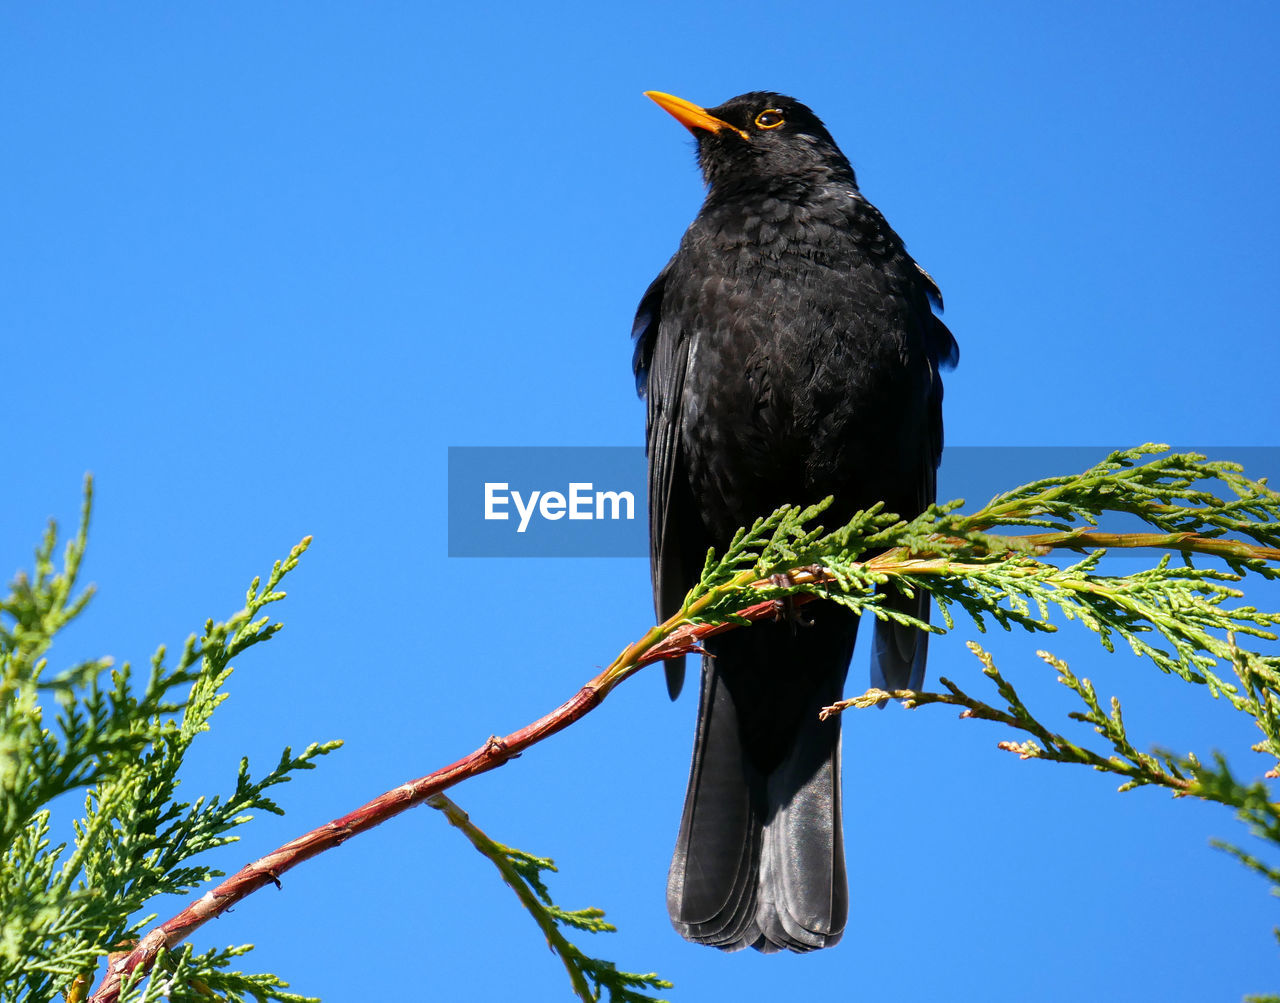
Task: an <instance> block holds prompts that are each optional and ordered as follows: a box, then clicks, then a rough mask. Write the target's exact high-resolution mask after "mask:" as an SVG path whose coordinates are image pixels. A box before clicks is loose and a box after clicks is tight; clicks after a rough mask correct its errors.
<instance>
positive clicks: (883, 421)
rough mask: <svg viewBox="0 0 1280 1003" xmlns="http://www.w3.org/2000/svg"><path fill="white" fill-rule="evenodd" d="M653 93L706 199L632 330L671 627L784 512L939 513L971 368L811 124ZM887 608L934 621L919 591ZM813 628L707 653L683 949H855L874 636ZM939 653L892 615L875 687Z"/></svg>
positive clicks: (686, 865) (718, 643) (674, 867)
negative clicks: (950, 443)
mask: <svg viewBox="0 0 1280 1003" xmlns="http://www.w3.org/2000/svg"><path fill="white" fill-rule="evenodd" d="M648 96H649V97H650V98H652V99H653V100H654V101H656V102H657V103H658V104H659V105H661V106H662V107H663V108H664V109H665V110H666V111H668V112H670V113H671V114H672V115H674V116H675V118H676V119H677V120H678V121H680V122H681V123H682V124H683V125H685V126H686V127H688V129H689V130H690V131H691V132H692V133H693V135H694V137H695V138H696V140H697V147H698V163H699V165H700V166H701V168H702V174H703V177H704V178H705V180H706V183H707V185H708V191H707V196H706V201H705V203H704V204H703V206H702V209H701V211H700V212H699V213H698V216H697V218H696V219H695V220H694V221H693V223H692V225H690V227H689V229H688V231H687V232H686V233H685V235H684V239H683V240H682V241H681V242H680V248H679V250H678V251H677V252H676V254H675V256H674V257H673V258H672V259H671V260H670V261H669V262H668V263H667V266H666V267H665V268H664V269H663V270H662V272H661V273H660V274H659V275H658V277H657V278H656V279H655V280H654V281H653V284H652V285H650V286H649V289H648V291H647V292H645V294H644V298H643V299H642V300H641V302H640V307H639V310H638V311H637V313H636V321H635V328H634V332H633V333H634V336H635V338H636V346H635V359H634V366H635V374H636V382H637V387H638V389H639V391H640V393H641V395H642V396H644V397H646V398H647V402H648V420H647V425H646V433H647V434H646V440H647V451H648V458H649V526H650V534H651V557H652V570H653V588H654V599H655V605H656V607H657V612H658V617H659V619H665V618H667V617H669V616H671V615H672V614H673V613H674V612H675V611H676V610H678V609H679V606H680V602H681V600H682V599H683V597H684V595H685V593H686V592H687V591H688V590H689V589H690V588H691V587H692V586H693V585H694V583H695V582H696V581H697V578H698V575H699V572H700V571H701V568H702V563H703V559H704V557H705V555H706V552H707V548H708V547H715V548H716V549H717V550H718V551H720V552H723V550H724V548H725V546H726V545H727V544H728V542H729V540H730V538H731V537H732V535H733V533H734V531H735V530H736V529H737V528H738V527H739V526H743V525H749V524H750V523H751V522H752V520H754V519H755V518H756V517H757V516H761V515H767V514H768V513H769V512H772V511H773V510H774V509H775V508H777V507H778V506H780V505H782V504H786V503H796V504H807V503H810V502H814V501H817V500H819V499H821V498H824V497H826V496H827V495H834V496H835V499H836V500H835V504H834V505H833V506H832V508H830V509H829V510H828V511H827V513H826V514H825V515H824V522H826V524H827V525H838V524H839V523H841V522H844V521H847V519H848V518H850V517H851V516H852V515H853V513H854V512H856V511H858V510H859V509H864V508H867V507H869V506H870V505H872V504H873V503H874V502H877V501H883V502H884V503H885V506H886V510H887V511H890V512H896V513H898V514H899V515H901V516H903V517H911V516H914V515H917V514H918V513H919V512H921V511H922V510H923V509H924V508H925V507H926V506H927V505H928V504H929V503H930V502H932V501H933V500H934V493H935V474H936V470H937V466H938V461H939V458H940V456H941V452H942V381H941V379H940V377H939V372H938V371H939V367H940V366H943V365H954V363H955V361H956V359H957V356H958V350H957V348H956V343H955V340H954V339H953V338H952V336H951V332H950V331H948V330H947V328H946V326H945V325H944V324H943V323H942V321H940V320H939V319H938V318H937V317H936V316H935V315H934V312H933V309H932V308H933V307H935V306H936V307H937V308H939V309H941V297H940V296H939V293H938V289H937V286H936V285H935V284H934V282H933V280H932V279H931V278H930V277H929V275H928V273H926V272H925V271H924V270H923V269H922V268H920V266H919V265H917V264H916V263H915V261H914V260H912V258H911V257H910V256H909V255H908V254H907V252H906V248H905V247H904V245H903V242H902V239H901V238H900V237H899V236H898V235H897V234H896V233H894V232H893V230H891V229H890V228H889V225H888V224H887V223H886V222H885V220H884V217H883V216H881V215H880V213H879V211H878V210H877V209H876V208H875V206H873V205H872V204H871V203H870V202H868V201H867V200H866V199H865V198H864V197H863V196H862V193H861V192H860V191H859V190H858V184H857V181H856V179H855V177H854V172H853V168H851V167H850V166H849V161H848V160H847V159H845V156H844V154H842V153H841V152H840V149H839V147H837V146H836V144H835V141H834V140H833V139H832V138H831V135H830V134H829V133H828V132H827V130H826V128H825V127H824V126H823V124H822V122H821V121H819V120H818V118H817V116H816V115H814V113H813V112H812V111H810V110H809V109H808V108H807V107H805V106H804V105H803V104H801V103H800V102H799V101H796V100H795V99H794V98H790V97H786V96H784V95H782V94H775V93H771V92H767V91H756V92H752V93H750V94H742V95H740V96H738V97H735V98H731V99H730V100H728V101H726V102H725V103H724V104H722V105H720V106H719V107H716V108H711V109H703V108H700V107H699V106H697V105H695V104H692V103H690V102H688V101H685V100H682V99H681V98H676V97H672V96H671V95H669V94H662V93H658V92H653V91H651V92H648ZM885 600H886V601H888V602H893V603H895V604H897V605H898V606H899V607H901V608H903V609H906V610H909V611H910V612H912V613H914V614H916V615H917V616H921V617H922V618H923V617H925V616H927V614H928V601H927V597H924V596H921V597H918V598H916V599H906V598H904V597H902V596H900V595H898V594H897V593H896V592H892V593H889V594H886V596H885ZM810 611H812V612H811V614H810ZM805 614H806V615H811V617H812V623H811V624H810V623H803V622H800V621H799V611H797V617H796V618H795V619H793V620H792V621H791V622H777V623H761V624H757V625H756V626H754V627H751V628H750V629H744V630H737V631H732V632H730V633H727V634H724V635H722V636H721V637H718V638H714V639H712V640H711V641H709V642H708V643H707V649H708V651H709V652H710V657H705V658H704V659H703V662H702V694H701V697H700V704H699V711H698V731H697V736H696V738H695V741H694V749H693V763H692V767H691V769H690V775H689V790H688V794H687V795H686V799H685V806H684V816H683V818H682V820H681V823H680V834H679V837H678V840H677V843H676V849H675V855H674V857H673V858H672V861H671V873H670V877H669V879H668V882H667V906H668V909H669V910H670V913H671V921H672V923H673V924H674V925H675V928H676V929H677V930H678V931H679V932H680V934H681V935H683V936H684V937H686V938H688V939H689V940H693V941H697V942H699V943H705V944H712V945H714V946H716V947H719V948H722V949H724V950H728V951H732V950H738V949H740V948H743V947H754V948H756V949H758V950H761V951H776V950H779V949H781V948H787V949H789V950H792V951H809V950H813V949H815V948H820V947H829V946H831V945H832V944H835V943H836V942H837V941H838V940H839V939H840V936H841V934H842V933H843V931H844V926H845V920H846V918H847V916H848V907H849V892H848V886H847V881H846V876H845V863H844V840H843V835H842V831H841V811H840V724H839V719H838V718H833V719H831V720H829V721H826V722H820V721H819V720H818V711H819V709H820V708H821V707H823V706H824V705H827V704H831V703H834V702H835V701H836V700H838V699H840V697H841V694H842V691H843V686H844V678H845V674H846V672H847V671H848V667H849V659H850V657H851V656H852V654H853V644H854V638H855V636H856V634H857V629H858V621H857V618H856V617H854V616H853V615H852V614H851V613H850V612H849V611H847V610H846V609H844V608H843V607H840V606H837V605H835V604H833V603H817V604H813V605H811V606H807V607H805ZM926 639H927V635H926V634H925V633H923V632H922V631H919V630H916V629H909V628H902V627H895V626H894V625H892V624H886V623H884V622H881V621H877V623H876V636H875V645H874V652H873V671H872V678H873V681H874V682H875V683H877V684H878V685H882V686H888V687H889V688H900V687H905V686H911V687H918V686H919V685H920V684H921V681H922V679H923V676H924V661H925V648H926ZM683 678H684V665H683V660H673V661H671V662H668V663H667V685H668V689H669V690H670V692H671V695H672V697H673V698H674V697H675V696H676V694H677V693H678V692H679V690H680V687H681V684H682V681H683Z"/></svg>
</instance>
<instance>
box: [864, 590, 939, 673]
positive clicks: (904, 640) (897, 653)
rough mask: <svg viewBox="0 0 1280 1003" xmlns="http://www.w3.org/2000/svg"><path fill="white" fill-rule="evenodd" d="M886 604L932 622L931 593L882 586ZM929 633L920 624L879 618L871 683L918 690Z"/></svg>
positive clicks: (872, 657) (873, 649)
mask: <svg viewBox="0 0 1280 1003" xmlns="http://www.w3.org/2000/svg"><path fill="white" fill-rule="evenodd" d="M880 594H881V596H882V597H883V599H882V601H883V603H884V604H885V605H886V606H890V607H892V608H893V609H896V610H899V611H901V612H903V613H906V614H907V615H909V616H914V617H915V618H916V619H917V620H923V621H924V622H925V623H928V622H929V611H930V608H931V607H930V603H929V593H927V592H925V591H924V590H923V589H916V594H915V595H913V596H905V595H903V594H902V593H901V592H899V591H898V590H897V589H896V588H894V587H893V586H891V585H888V586H883V587H882V588H881V589H880ZM928 657H929V633H928V631H924V630H920V629H919V628H917V627H911V626H908V625H906V624H901V623H894V622H893V621H892V620H877V621H876V632H875V639H874V641H873V643H872V648H871V685H872V686H874V687H876V688H878V689H882V690H918V689H920V687H921V686H923V685H924V668H925V661H926V660H927V659H928Z"/></svg>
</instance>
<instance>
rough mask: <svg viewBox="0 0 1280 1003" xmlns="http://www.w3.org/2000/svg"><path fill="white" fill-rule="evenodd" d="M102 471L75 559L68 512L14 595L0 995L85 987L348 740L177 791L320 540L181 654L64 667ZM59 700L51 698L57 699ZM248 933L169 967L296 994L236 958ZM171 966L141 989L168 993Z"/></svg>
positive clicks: (8, 609)
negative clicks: (64, 814)
mask: <svg viewBox="0 0 1280 1003" xmlns="http://www.w3.org/2000/svg"><path fill="white" fill-rule="evenodd" d="M91 505H92V482H89V481H87V482H86V486H85V499H84V506H83V509H82V513H81V520H80V528H79V531H78V532H77V534H76V536H75V538H74V539H73V540H72V541H71V542H70V543H69V544H68V546H67V548H66V551H65V556H64V559H63V562H62V567H61V568H58V567H56V566H55V562H54V556H53V555H54V550H55V547H56V543H57V531H56V526H54V525H53V524H50V526H49V529H48V531H47V532H46V533H45V536H44V539H43V541H42V543H41V544H40V547H39V548H38V549H37V551H36V556H35V570H34V574H33V575H32V576H30V577H28V576H26V575H24V574H21V573H20V574H19V575H18V576H17V577H16V579H15V580H14V582H13V584H12V586H11V590H10V593H9V595H8V596H7V597H6V598H4V599H3V600H0V686H2V687H3V690H4V694H3V696H4V699H3V700H0V999H4V1000H13V1001H25V1000H31V1001H35V1000H47V999H50V998H52V997H53V995H54V994H55V993H57V992H59V991H61V992H63V993H65V994H66V995H67V998H68V999H75V998H83V995H84V993H85V991H86V988H85V984H86V982H87V981H88V979H89V978H90V977H91V975H92V973H93V972H94V970H95V969H96V968H97V967H98V965H99V964H100V963H101V961H102V960H103V959H104V957H105V956H106V954H107V953H108V951H110V950H112V949H115V948H118V947H121V946H123V945H127V944H129V943H130V942H131V941H133V940H134V939H136V937H137V935H138V933H139V932H140V930H141V929H142V928H143V926H144V925H146V924H147V923H148V922H150V920H151V919H152V918H153V917H150V916H144V915H140V913H141V911H142V910H143V909H145V908H146V906H147V904H148V902H150V901H151V900H152V899H153V898H154V897H155V896H157V895H163V894H185V893H188V892H190V891H192V890H193V889H195V888H197V887H199V886H200V885H202V884H204V883H205V882H207V881H208V880H209V879H210V878H212V877H215V876H217V875H219V874H220V873H221V872H219V871H216V870H214V869H213V868H212V867H210V866H209V865H207V864H204V863H200V862H196V861H195V859H194V858H195V857H196V856H197V855H198V854H201V853H203V852H204V851H206V850H210V849H214V848H217V847H219V846H223V845H225V844H227V843H229V842H232V841H234V840H235V839H236V837H235V836H234V835H232V834H231V830H233V829H234V828H235V827H237V826H239V825H241V824H243V823H244V822H246V821H248V820H249V819H250V818H251V817H252V815H251V813H252V812H255V811H269V812H275V813H279V811H280V808H279V806H277V805H276V804H275V803H274V802H273V801H272V800H271V798H270V797H268V795H267V791H268V790H269V789H270V788H271V787H274V786H275V785H277V784H280V783H284V782H286V781H288V780H289V779H290V777H291V775H292V774H293V773H294V772H296V771H298V770H305V769H311V768H312V767H313V765H314V764H313V760H314V759H315V758H316V757H317V756H320V755H323V754H324V753H326V752H328V751H330V750H331V749H333V748H335V747H336V746H337V744H338V743H327V744H323V745H311V746H309V747H308V748H307V749H306V750H304V751H303V752H302V753H301V754H300V755H297V756H295V755H293V754H292V753H291V752H290V751H289V750H288V749H286V750H285V751H284V753H283V755H282V756H281V759H280V762H279V763H278V764H277V765H276V767H275V768H274V769H272V770H271V771H270V772H269V773H267V774H266V776H265V777H263V778H261V779H259V780H254V779H253V778H252V777H251V776H250V774H249V769H248V763H247V761H243V760H242V761H241V763H240V768H239V771H238V774H237V777H236V782H235V787H234V789H233V790H232V792H231V793H230V794H229V795H227V796H226V797H220V796H217V795H215V796H212V797H199V798H196V799H195V800H194V801H192V802H184V801H180V800H178V799H177V797H176V792H177V787H178V782H179V772H180V769H181V767H182V763H183V759H184V757H185V755H186V753H187V751H188V750H189V748H190V746H191V743H192V742H193V741H194V740H195V738H196V737H197V736H198V735H199V734H200V733H202V732H204V731H207V730H208V728H209V722H210V718H211V716H212V714H213V712H214V711H215V710H216V709H217V707H218V705H219V704H221V703H222V701H223V700H225V699H226V696H227V694H226V692H225V690H224V685H225V683H226V681H227V679H228V677H229V676H230V675H231V671H232V670H231V660H232V659H234V658H236V657H237V656H238V655H240V654H242V653H243V652H244V651H246V650H248V649H249V648H250V647H253V646H254V645H256V644H259V643H261V642H263V641H266V640H268V639H270V638H271V637H272V636H273V635H274V634H275V633H276V632H277V631H278V630H279V629H280V625H279V624H278V623H277V624H273V623H270V622H269V618H268V617H266V616H263V615H260V614H261V613H262V611H263V609H264V608H265V607H266V606H267V605H269V604H271V603H274V602H277V601H279V600H280V599H283V598H284V593H283V592H281V591H279V590H278V586H279V584H280V582H281V580H282V579H283V578H284V576H285V575H286V574H287V573H288V572H289V571H291V570H292V569H293V568H294V566H295V565H296V564H297V561H298V558H299V557H300V556H301V555H302V553H303V551H305V550H306V547H307V544H308V543H309V540H304V541H303V542H302V543H301V544H299V545H298V546H297V547H295V548H294V549H293V551H292V552H291V553H290V555H289V557H288V558H287V559H286V560H284V561H279V562H276V564H275V566H274V567H273V569H272V571H271V574H270V575H269V576H268V577H267V581H266V582H265V583H263V582H261V581H260V580H259V579H255V580H254V582H253V584H252V585H251V586H250V588H249V592H248V595H247V597H246V604H245V607H244V609H242V610H241V611H240V612H239V613H237V614H235V615H234V616H233V617H231V618H230V619H229V620H227V621H226V622H223V623H215V622H214V621H213V620H209V621H207V622H206V623H205V626H204V630H203V633H202V634H201V636H200V637H199V639H197V638H196V637H194V636H192V637H191V638H189V639H188V640H187V642H186V643H185V644H184V646H183V648H182V652H181V654H180V656H179V657H178V659H177V660H176V662H175V663H173V664H172V665H170V664H168V663H167V660H166V652H165V649H164V648H161V649H159V650H158V651H157V652H156V654H155V656H154V657H153V658H152V659H151V664H150V671H149V672H148V673H147V674H146V676H145V677H144V678H142V679H139V678H138V677H136V676H135V675H134V673H133V671H132V669H131V667H130V665H129V664H128V663H125V664H124V665H122V666H121V667H120V668H118V669H117V668H114V667H113V662H112V660H111V659H109V658H101V659H96V660H92V661H89V662H85V663H82V664H79V665H76V666H73V667H72V668H70V669H69V670H67V671H65V672H62V673H60V674H51V672H50V670H49V665H48V662H47V659H46V658H45V654H46V652H47V651H48V650H49V648H50V646H51V645H52V644H53V641H54V638H55V635H56V634H57V633H58V631H60V630H61V629H63V628H64V627H65V626H66V625H67V624H69V623H70V622H71V621H72V620H74V618H75V617H76V616H77V615H79V614H80V613H81V612H82V611H83V610H84V608H85V606H86V604H87V603H88V601H89V599H90V597H91V596H92V594H93V590H92V588H87V589H83V590H81V591H79V592H77V579H78V575H79V571H80V566H81V562H82V559H83V556H84V550H85V544H86V540H87V533H88V525H89V514H90V508H91ZM50 704H51V706H50ZM81 789H83V790H84V791H85V794H84V814H83V816H82V817H80V818H77V819H73V820H72V821H71V824H70V829H71V833H70V838H69V839H68V840H67V841H64V842H56V843H55V842H54V839H55V837H54V836H53V835H52V832H51V824H52V818H53V816H52V815H51V812H50V810H49V808H48V807H47V806H48V804H49V803H50V801H52V800H53V799H55V798H57V797H59V796H61V795H64V794H68V793H70V792H73V791H76V790H81ZM243 950H244V949H240V948H235V949H230V950H224V951H221V952H218V951H214V952H210V953H207V954H202V955H191V954H189V953H180V954H177V955H170V958H171V960H172V961H173V963H174V964H175V965H176V966H177V967H176V968H175V972H176V973H177V975H175V976H174V977H172V978H168V979H166V980H165V984H166V985H167V986H168V989H167V992H168V994H169V998H173V996H174V993H175V992H180V991H179V990H178V989H177V988H175V987H176V986H177V985H178V983H182V984H183V985H186V984H187V982H188V981H190V982H191V984H193V985H194V984H196V983H197V982H200V981H201V980H203V983H205V984H207V985H208V986H211V987H214V988H215V990H216V991H218V992H221V993H222V994H223V998H225V999H232V1000H238V999H243V998H245V996H246V994H248V995H249V996H252V997H254V998H256V999H260V1000H269V999H270V1000H281V1001H293V1000H297V999H300V997H296V996H293V995H291V994H288V993H284V992H283V983H280V982H279V980H277V979H275V977H274V976H245V975H240V974H238V973H236V974H232V973H227V972H224V971H222V970H221V969H222V968H224V967H225V965H226V963H227V962H228V961H229V960H230V958H231V957H233V956H235V955H236V954H239V953H243ZM158 985H159V983H157V982H156V980H155V979H152V980H150V982H145V984H140V986H139V988H138V990H137V993H138V994H139V995H136V997H134V998H138V999H152V998H158V997H156V996H155V992H158V991H159V990H158V989H155V988H153V987H154V986H158Z"/></svg>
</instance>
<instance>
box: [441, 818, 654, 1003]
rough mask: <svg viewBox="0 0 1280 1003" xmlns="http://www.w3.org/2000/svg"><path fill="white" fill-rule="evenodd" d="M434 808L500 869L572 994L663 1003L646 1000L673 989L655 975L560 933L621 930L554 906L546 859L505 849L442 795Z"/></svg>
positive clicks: (584, 912) (592, 915) (588, 1000)
mask: <svg viewBox="0 0 1280 1003" xmlns="http://www.w3.org/2000/svg"><path fill="white" fill-rule="evenodd" d="M427 803H428V804H430V805H431V807H433V808H436V809H438V810H439V811H442V812H444V814H445V817H446V818H448V819H449V822H450V824H452V825H453V826H455V827H456V828H457V829H459V830H460V831H461V832H462V833H463V834H464V835H465V836H466V837H467V839H469V840H470V841H471V845H472V846H474V847H475V848H476V849H477V850H479V851H480V853H482V854H483V855H484V856H485V857H486V858H488V860H490V861H491V862H492V863H493V865H494V866H495V867H496V868H497V869H498V873H499V874H500V875H502V880H503V881H505V882H506V883H507V884H508V885H509V886H510V887H511V889H512V891H514V892H515V893H516V896H517V897H518V898H519V899H520V903H521V905H523V906H524V908H525V909H526V910H528V912H529V914H530V915H531V916H532V917H533V919H534V921H535V922H536V923H537V924H538V927H539V929H541V930H542V933H543V936H545V937H546V938H547V946H548V947H550V948H551V950H552V951H554V952H555V953H556V954H557V955H558V956H559V958H560V960H561V962H563V964H564V967H565V970H566V971H567V972H568V973H569V982H570V983H571V984H572V986H573V991H574V994H575V995H576V996H577V997H578V998H579V999H580V1000H583V1001H585V1003H595V1001H597V1000H600V999H602V998H607V999H608V1000H610V1001H611V1003H662V1001H660V1000H657V999H655V998H654V997H653V996H650V995H648V994H647V993H646V992H643V990H646V989H670V988H671V983H670V982H667V981H666V980H664V979H661V978H659V977H658V976H657V975H656V974H655V973H653V972H649V973H648V974H644V975H641V974H637V973H635V972H623V971H619V970H618V968H617V966H616V965H614V964H613V962H611V961H602V960H601V959H599V958H593V957H590V956H588V955H587V954H586V953H584V952H583V951H582V949H581V948H579V947H578V946H577V945H576V944H574V943H573V942H571V941H570V940H569V939H568V938H567V937H566V936H565V935H564V934H563V933H562V932H561V930H560V927H569V928H571V929H574V930H584V931H586V932H587V933H612V932H614V931H616V930H617V927H615V926H613V924H611V923H606V922H605V918H604V912H603V910H600V909H595V908H586V909H575V910H567V909H562V908H561V907H560V906H558V905H556V904H555V902H553V901H552V898H551V893H550V891H549V890H548V889H547V885H546V882H545V881H544V880H543V874H544V873H545V872H547V871H554V870H556V865H555V862H554V861H552V860H550V859H549V858H547V857H535V856H534V855H533V854H531V853H526V852H525V851H524V850H517V849H514V848H513V847H510V846H503V845H502V844H501V843H498V842H496V841H494V840H493V839H491V838H490V837H489V836H488V835H486V834H485V833H484V832H483V831H482V830H481V829H479V828H478V827H477V826H476V825H475V823H473V822H472V821H471V819H470V818H469V817H468V816H467V813H466V812H464V811H463V810H462V809H461V808H459V807H458V806H457V804H455V803H454V802H453V801H451V800H450V799H449V798H447V797H445V796H444V795H443V794H437V795H434V796H433V797H431V798H429V799H428V802H427Z"/></svg>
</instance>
